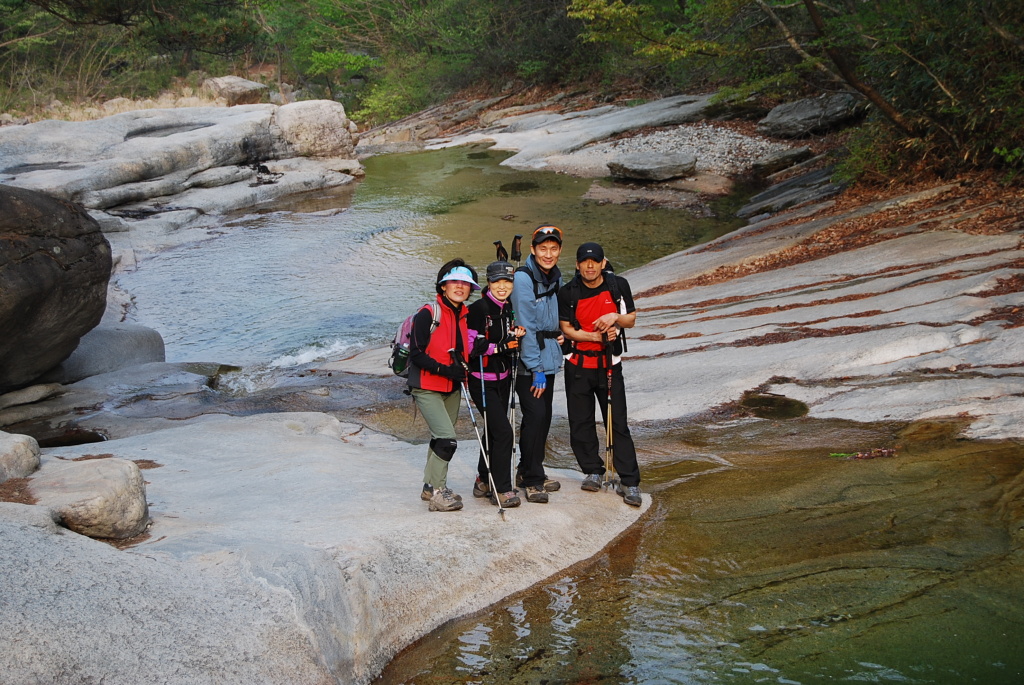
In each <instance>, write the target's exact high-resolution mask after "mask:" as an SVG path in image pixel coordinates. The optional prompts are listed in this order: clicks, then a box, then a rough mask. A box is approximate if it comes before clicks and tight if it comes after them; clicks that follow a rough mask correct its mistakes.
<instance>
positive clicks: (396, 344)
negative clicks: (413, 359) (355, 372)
mask: <svg viewBox="0 0 1024 685" xmlns="http://www.w3.org/2000/svg"><path fill="white" fill-rule="evenodd" d="M426 307H430V313H431V321H430V332H431V334H433V332H434V331H435V330H436V329H437V327H438V326H439V325H440V323H441V306H440V305H439V304H438V303H437V302H430V303H428V304H425V305H423V306H422V307H420V308H419V309H417V310H416V311H415V312H413V313H412V314H410V315H409V316H407V317H406V319H405V321H403V322H402V324H401V325H400V326H399V327H398V332H397V333H395V339H394V340H393V341H391V358H390V359H388V366H390V367H391V370H392V371H393V372H394V373H395V375H396V376H401V377H402V378H408V377H409V347H410V346H411V344H412V320H413V319H414V318H416V315H417V314H419V313H420V311H422V310H423V309H425V308H426Z"/></svg>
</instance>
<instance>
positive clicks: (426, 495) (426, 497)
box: [420, 483, 462, 502]
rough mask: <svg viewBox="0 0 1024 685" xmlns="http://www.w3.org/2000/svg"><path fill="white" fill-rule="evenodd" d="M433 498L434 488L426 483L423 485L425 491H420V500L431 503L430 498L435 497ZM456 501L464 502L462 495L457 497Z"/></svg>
mask: <svg viewBox="0 0 1024 685" xmlns="http://www.w3.org/2000/svg"><path fill="white" fill-rule="evenodd" d="M433 496H434V488H432V487H430V486H429V485H428V484H426V483H424V484H423V489H422V490H420V499H421V500H423V501H424V502H429V501H430V498H431V497H433ZM455 499H457V500H459V501H460V502H461V501H462V495H455Z"/></svg>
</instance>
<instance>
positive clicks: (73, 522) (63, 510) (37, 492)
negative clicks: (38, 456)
mask: <svg viewBox="0 0 1024 685" xmlns="http://www.w3.org/2000/svg"><path fill="white" fill-rule="evenodd" d="M29 487H30V489H31V491H32V494H33V495H34V496H35V497H36V500H37V501H38V503H39V504H40V505H42V506H46V507H50V508H51V509H53V510H54V511H56V512H57V513H58V514H59V515H60V521H61V523H62V524H63V525H64V526H66V527H67V528H70V529H71V530H73V531H75V532H76V533H80V534H82V535H88V536H89V537H93V538H114V539H122V538H130V537H135V536H136V535H138V534H139V533H141V532H142V531H144V530H145V529H146V526H147V525H148V524H149V507H148V505H147V504H146V485H145V483H143V480H142V473H141V472H140V471H139V467H138V466H136V465H135V464H134V463H133V462H131V461H128V460H127V459H111V458H102V459H86V460H84V461H65V460H62V459H58V458H55V457H49V456H48V457H46V458H44V459H43V460H42V464H41V465H40V468H39V471H38V472H37V473H36V474H35V475H34V476H33V477H32V482H31V483H30V485H29Z"/></svg>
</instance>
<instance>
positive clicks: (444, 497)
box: [429, 488, 462, 511]
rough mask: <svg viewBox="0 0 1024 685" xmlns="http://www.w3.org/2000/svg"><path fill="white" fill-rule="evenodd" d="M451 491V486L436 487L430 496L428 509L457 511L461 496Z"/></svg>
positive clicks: (460, 503) (459, 506)
mask: <svg viewBox="0 0 1024 685" xmlns="http://www.w3.org/2000/svg"><path fill="white" fill-rule="evenodd" d="M456 497H458V495H456V494H455V493H454V492H452V491H451V488H437V489H436V490H434V495H433V496H432V497H431V498H430V502H429V504H430V511H458V510H459V509H461V508H462V498H461V497H459V498H458V499H456Z"/></svg>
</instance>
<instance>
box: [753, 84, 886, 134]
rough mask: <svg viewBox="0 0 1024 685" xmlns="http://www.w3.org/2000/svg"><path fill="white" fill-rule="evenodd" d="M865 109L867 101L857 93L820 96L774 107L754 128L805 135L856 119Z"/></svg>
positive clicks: (775, 132) (837, 126)
mask: <svg viewBox="0 0 1024 685" xmlns="http://www.w3.org/2000/svg"><path fill="white" fill-rule="evenodd" d="M866 112H867V104H866V103H865V101H864V99H863V98H861V97H860V96H859V95H854V94H853V93H836V94H835V95H822V96H820V97H816V98H807V99H805V100H797V101H795V102H786V103H783V104H781V105H779V106H778V107H775V108H774V109H772V110H771V111H770V112H768V115H767V116H766V117H765V118H764V119H762V120H761V121H759V122H758V124H757V130H758V132H759V133H762V134H764V135H766V136H774V137H776V138H804V137H806V136H809V135H812V134H814V133H824V132H825V131H831V130H834V129H837V128H840V127H842V126H844V125H847V124H850V123H852V122H855V121H857V120H859V119H860V118H862V117H863V116H864V114H865V113H866Z"/></svg>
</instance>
